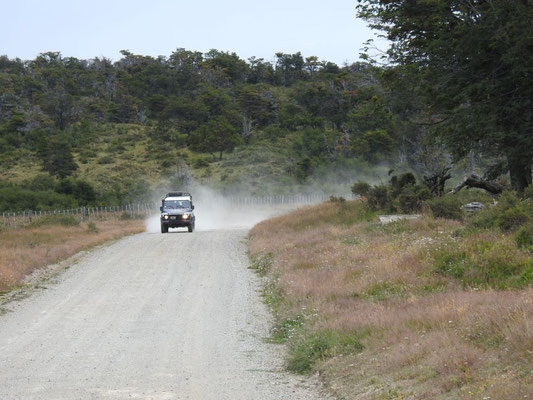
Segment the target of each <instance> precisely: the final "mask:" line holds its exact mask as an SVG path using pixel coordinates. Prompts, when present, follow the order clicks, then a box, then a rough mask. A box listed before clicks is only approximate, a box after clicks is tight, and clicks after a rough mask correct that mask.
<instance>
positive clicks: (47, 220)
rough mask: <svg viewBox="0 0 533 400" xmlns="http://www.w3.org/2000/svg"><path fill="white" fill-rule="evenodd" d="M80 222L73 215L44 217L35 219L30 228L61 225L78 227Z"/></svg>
mask: <svg viewBox="0 0 533 400" xmlns="http://www.w3.org/2000/svg"><path fill="white" fill-rule="evenodd" d="M79 224H80V222H79V221H78V220H77V219H76V218H75V217H74V216H73V215H65V214H52V215H43V216H40V217H38V218H37V219H35V220H34V221H33V222H32V223H31V225H30V226H32V227H35V226H48V225H61V226H78V225H79Z"/></svg>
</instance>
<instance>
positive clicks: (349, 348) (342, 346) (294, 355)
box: [287, 330, 363, 374]
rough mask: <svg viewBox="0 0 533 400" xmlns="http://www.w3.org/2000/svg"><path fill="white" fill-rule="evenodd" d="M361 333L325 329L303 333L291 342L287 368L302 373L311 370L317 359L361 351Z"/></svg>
mask: <svg viewBox="0 0 533 400" xmlns="http://www.w3.org/2000/svg"><path fill="white" fill-rule="evenodd" d="M362 350H363V345H362V344H361V335H358V334H357V333H355V334H354V333H349V334H347V333H342V332H338V331H332V330H323V331H318V332H313V333H311V334H307V335H303V336H302V337H301V338H300V339H299V340H297V341H294V342H291V344H290V348H289V357H288V361H287V368H288V369H289V370H290V371H293V372H297V373H300V374H303V373H307V372H309V371H311V368H312V367H313V364H315V363H316V362H317V361H320V360H323V359H326V358H330V357H333V356H335V355H336V354H342V353H343V352H361V351H362Z"/></svg>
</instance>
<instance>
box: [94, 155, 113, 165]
mask: <svg viewBox="0 0 533 400" xmlns="http://www.w3.org/2000/svg"><path fill="white" fill-rule="evenodd" d="M114 161H115V160H114V159H113V157H111V156H103V157H100V158H99V159H98V164H113V162H114Z"/></svg>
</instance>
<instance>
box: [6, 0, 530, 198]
mask: <svg viewBox="0 0 533 400" xmlns="http://www.w3.org/2000/svg"><path fill="white" fill-rule="evenodd" d="M357 10H358V13H359V16H360V17H361V18H364V19H367V20H368V21H369V22H370V23H371V26H372V27H374V28H376V29H379V30H382V31H384V32H385V34H386V35H387V37H388V38H389V40H390V41H391V42H392V44H393V45H392V46H391V48H390V49H389V51H388V53H387V54H386V56H387V58H386V64H385V65H379V64H378V63H376V62H375V60H371V59H368V61H365V62H358V63H354V64H352V65H344V66H338V65H336V64H334V63H331V62H328V61H322V60H319V59H318V58H317V57H314V56H310V57H304V56H303V55H302V54H301V53H299V52H298V53H295V54H285V53H277V54H276V57H275V60H274V62H269V61H265V60H264V59H260V58H259V59H258V58H254V57H252V58H249V59H248V60H243V59H241V58H239V56H238V55H237V54H235V53H228V52H223V51H219V50H211V51H209V52H207V53H201V52H197V51H189V50H186V49H181V48H180V49H177V50H176V51H174V52H173V53H172V54H171V55H170V56H168V57H163V56H160V57H157V58H154V57H149V56H142V55H135V54H132V53H131V52H129V51H122V58H121V59H120V60H118V61H116V62H112V61H111V60H109V59H106V58H94V59H91V60H79V59H76V58H73V57H63V56H62V55H61V54H59V53H54V52H49V53H43V54H40V55H39V56H37V57H36V58H35V59H34V60H29V61H22V60H19V59H10V58H8V57H6V56H2V57H0V161H4V160H13V159H14V158H17V157H18V158H19V159H20V158H21V157H24V156H25V155H27V154H31V155H37V156H38V157H39V159H40V160H41V162H42V167H43V170H44V171H47V172H49V174H51V175H53V176H56V177H58V178H59V179H64V178H65V177H68V176H70V175H72V174H73V173H74V171H76V169H77V167H78V166H77V164H76V162H75V159H74V158H73V156H72V152H73V151H74V152H77V153H78V154H79V155H80V156H81V155H82V153H83V150H84V149H86V148H87V147H88V146H89V144H90V142H91V140H92V139H93V138H94V137H95V135H98V134H99V133H98V132H101V131H102V126H105V125H106V124H107V125H109V124H138V125H142V126H143V132H145V133H147V135H148V136H149V140H150V141H151V142H152V143H154V144H156V145H157V146H153V147H154V148H155V147H157V148H159V149H164V148H168V147H169V146H170V147H172V148H174V149H176V148H184V147H187V148H188V149H190V150H192V151H195V152H201V153H209V154H211V155H212V159H213V160H217V159H222V158H223V157H224V154H225V153H226V152H229V151H232V150H233V149H234V148H235V147H236V146H240V147H246V146H250V148H254V147H253V146H252V145H254V144H258V143H268V144H273V145H275V146H276V148H278V149H283V152H284V155H286V158H287V159H288V160H289V163H290V168H288V171H287V173H288V174H290V175H292V178H293V179H295V180H296V181H300V182H305V181H306V179H307V178H308V177H309V176H310V175H311V174H313V172H314V171H316V170H317V169H319V168H323V167H324V166H328V167H329V168H333V169H335V168H337V169H339V170H340V169H341V168H342V166H343V165H346V164H347V163H348V164H350V163H352V165H353V162H360V163H365V164H366V165H375V164H382V163H383V162H384V161H386V162H387V163H388V164H389V165H394V164H395V163H396V162H397V161H401V162H402V163H403V164H404V165H407V166H408V167H409V169H411V170H412V171H414V172H415V173H416V174H417V175H418V176H419V177H421V176H423V175H427V176H429V177H431V176H439V173H440V174H441V175H442V174H443V171H448V169H449V167H450V165H451V164H455V163H457V162H458V161H461V160H464V159H466V160H468V168H469V169H477V170H482V171H481V172H483V173H485V178H486V179H495V178H497V177H499V176H502V174H504V175H505V174H509V175H508V176H509V177H510V183H511V185H512V186H513V187H514V188H515V189H518V190H520V191H522V190H524V188H525V187H526V186H528V185H530V184H531V180H532V176H531V168H532V164H533V161H532V160H533V134H532V132H533V85H531V78H532V77H533V42H532V39H531V38H532V37H533V24H531V20H532V19H533V7H531V5H530V4H529V3H528V2H524V1H522V0H510V1H507V2H484V1H468V2H463V1H459V2H451V3H446V2H432V3H431V4H430V3H427V4H426V3H423V4H422V3H416V2H415V3H413V4H411V3H409V2H408V3H406V2H402V1H380V0H360V1H359V2H358V6H357ZM117 132H118V133H120V129H117ZM117 146H120V141H117ZM255 148H257V147H255ZM80 159H81V158H80ZM105 161H106V162H107V161H109V160H105ZM102 162H104V160H102ZM476 172H480V171H476ZM0 179H1V178H0Z"/></svg>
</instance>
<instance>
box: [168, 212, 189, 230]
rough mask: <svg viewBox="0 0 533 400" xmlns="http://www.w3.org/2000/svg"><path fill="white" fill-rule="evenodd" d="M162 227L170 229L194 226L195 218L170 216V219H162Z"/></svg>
mask: <svg viewBox="0 0 533 400" xmlns="http://www.w3.org/2000/svg"><path fill="white" fill-rule="evenodd" d="M161 224H162V225H168V227H169V228H179V227H187V226H190V225H192V224H194V218H190V217H189V218H187V219H183V216H182V215H169V216H168V219H165V218H161Z"/></svg>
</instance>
